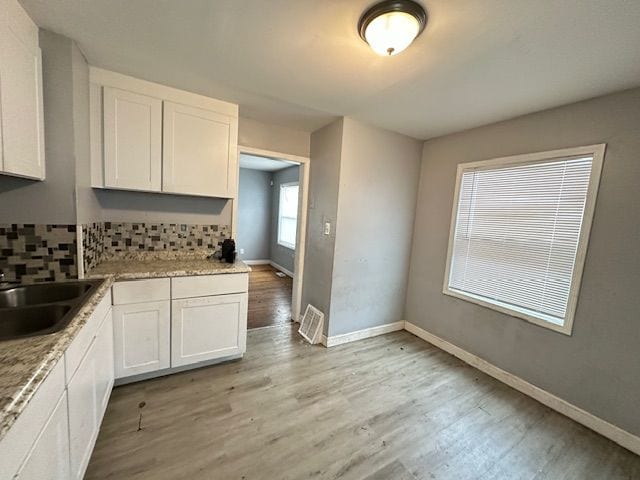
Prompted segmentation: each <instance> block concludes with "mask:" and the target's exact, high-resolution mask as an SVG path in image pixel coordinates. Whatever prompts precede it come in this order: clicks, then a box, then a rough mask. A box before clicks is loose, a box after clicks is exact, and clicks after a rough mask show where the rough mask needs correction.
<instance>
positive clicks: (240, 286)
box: [171, 273, 249, 299]
mask: <svg viewBox="0 0 640 480" xmlns="http://www.w3.org/2000/svg"><path fill="white" fill-rule="evenodd" d="M171 282H172V283H171V287H172V291H173V295H172V298H174V299H176V298H191V297H206V296H210V295H225V294H229V293H245V292H247V291H248V290H249V275H248V274H246V273H230V274H220V275H201V276H197V277H176V278H172V279H171Z"/></svg>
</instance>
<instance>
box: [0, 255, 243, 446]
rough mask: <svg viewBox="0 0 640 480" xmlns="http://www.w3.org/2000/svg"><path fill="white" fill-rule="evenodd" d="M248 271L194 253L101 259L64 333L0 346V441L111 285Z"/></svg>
mask: <svg viewBox="0 0 640 480" xmlns="http://www.w3.org/2000/svg"><path fill="white" fill-rule="evenodd" d="M250 271H251V267H249V266H248V265H247V264H245V263H244V262H243V261H242V260H236V261H235V263H223V262H220V261H219V260H212V259H208V258H204V257H203V256H202V255H198V254H196V255H180V254H179V255H145V254H140V255H135V254H134V255H131V254H130V255H126V256H121V257H115V258H113V257H112V258H106V259H104V261H102V262H100V263H99V264H98V265H97V266H96V267H95V268H93V269H91V270H90V271H89V272H87V273H86V275H85V278H86V279H104V281H103V283H102V284H100V286H99V287H98V289H97V290H96V291H95V292H94V293H93V294H92V295H91V297H89V299H87V301H86V302H85V303H84V305H83V306H82V307H81V308H80V310H79V311H78V313H76V315H75V317H74V318H73V319H72V320H71V321H70V322H69V324H68V325H67V326H66V327H65V328H64V329H62V330H60V331H59V332H55V333H52V334H48V335H41V336H34V337H28V338H23V339H19V340H8V341H2V342H0V440H2V438H4V436H5V435H6V433H7V432H8V431H9V429H10V428H11V426H12V425H13V424H14V422H15V421H16V419H17V418H18V416H19V415H20V413H22V411H23V410H24V409H25V407H26V406H27V404H28V403H29V401H30V400H31V398H32V397H33V394H34V393H35V392H36V390H37V389H38V388H39V387H40V385H41V384H42V382H43V381H44V380H45V379H46V378H47V376H48V375H49V373H50V372H51V370H52V369H53V367H54V366H55V365H56V364H57V362H58V361H59V360H60V359H61V358H62V356H63V355H64V353H65V351H66V350H67V348H68V346H69V345H70V344H71V342H72V341H73V339H74V338H75V337H76V336H77V334H78V332H79V331H80V330H81V329H82V327H83V326H84V325H85V323H86V322H87V319H88V318H89V317H90V316H91V314H92V313H93V311H94V310H95V308H96V306H97V305H98V304H99V303H100V301H101V300H102V299H103V298H104V296H105V294H106V293H107V292H108V291H109V289H110V288H111V285H112V284H113V282H114V281H116V280H134V279H143V278H160V277H180V276H191V275H217V274H227V273H248V272H250Z"/></svg>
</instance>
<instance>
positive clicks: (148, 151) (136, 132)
mask: <svg viewBox="0 0 640 480" xmlns="http://www.w3.org/2000/svg"><path fill="white" fill-rule="evenodd" d="M103 115H104V118H103V120H104V123H103V128H104V183H105V187H112V188H119V189H126V190H144V191H152V192H158V191H160V186H161V178H160V177H161V170H162V169H161V165H162V159H161V145H162V101H161V100H158V99H157V98H153V97H147V96H146V95H139V94H137V93H132V92H127V91H125V90H120V89H117V88H110V87H104V92H103Z"/></svg>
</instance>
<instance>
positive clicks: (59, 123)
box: [0, 30, 76, 224]
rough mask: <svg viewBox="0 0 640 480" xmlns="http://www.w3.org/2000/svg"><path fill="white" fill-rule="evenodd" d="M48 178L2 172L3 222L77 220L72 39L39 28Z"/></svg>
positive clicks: (0, 213) (0, 217)
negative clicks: (9, 174) (38, 178)
mask: <svg viewBox="0 0 640 480" xmlns="http://www.w3.org/2000/svg"><path fill="white" fill-rule="evenodd" d="M40 48H41V49H42V70H43V100H44V137H45V139H44V141H45V162H46V180H45V181H43V182H38V181H33V180H25V179H20V178H13V177H9V176H6V175H0V223H41V224H42V223H45V224H56V223H60V224H74V223H76V203H75V197H74V192H75V181H76V179H75V161H74V156H75V150H74V131H73V128H74V119H73V113H74V112H73V78H72V42H71V40H69V39H68V38H66V37H63V36H61V35H57V34H55V33H51V32H48V31H46V30H40Z"/></svg>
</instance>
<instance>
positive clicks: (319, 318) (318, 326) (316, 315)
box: [298, 305, 324, 343]
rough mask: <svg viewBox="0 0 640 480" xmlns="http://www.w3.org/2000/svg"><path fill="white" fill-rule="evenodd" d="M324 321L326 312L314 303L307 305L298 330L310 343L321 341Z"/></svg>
mask: <svg viewBox="0 0 640 480" xmlns="http://www.w3.org/2000/svg"><path fill="white" fill-rule="evenodd" d="M323 323H324V313H322V312H321V311H320V310H318V309H317V308H316V307H314V306H312V305H307V309H306V310H305V311H304V316H303V317H302V322H300V330H298V332H299V333H300V335H302V336H303V337H304V338H305V339H306V340H307V341H308V342H309V343H320V340H321V338H322V324H323Z"/></svg>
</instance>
